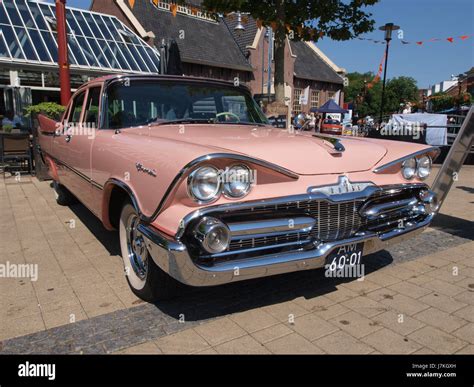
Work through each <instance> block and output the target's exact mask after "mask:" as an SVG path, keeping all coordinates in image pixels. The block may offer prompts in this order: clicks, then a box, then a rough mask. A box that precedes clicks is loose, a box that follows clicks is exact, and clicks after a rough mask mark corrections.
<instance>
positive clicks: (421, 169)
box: [416, 156, 432, 180]
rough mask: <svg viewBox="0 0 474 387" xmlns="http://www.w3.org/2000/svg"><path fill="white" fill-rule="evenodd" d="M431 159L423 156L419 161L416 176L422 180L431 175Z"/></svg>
mask: <svg viewBox="0 0 474 387" xmlns="http://www.w3.org/2000/svg"><path fill="white" fill-rule="evenodd" d="M431 166H432V162H431V157H429V156H423V157H421V158H420V159H419V160H418V167H417V172H416V174H417V175H418V177H419V178H420V179H421V180H424V179H426V178H427V177H428V176H429V175H430V173H431Z"/></svg>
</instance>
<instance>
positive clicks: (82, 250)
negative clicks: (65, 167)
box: [0, 166, 474, 353]
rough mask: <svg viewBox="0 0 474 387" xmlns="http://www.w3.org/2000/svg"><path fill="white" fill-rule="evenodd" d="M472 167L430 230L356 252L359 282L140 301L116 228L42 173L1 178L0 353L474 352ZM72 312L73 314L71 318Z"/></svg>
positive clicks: (316, 274) (296, 280) (255, 285)
mask: <svg viewBox="0 0 474 387" xmlns="http://www.w3.org/2000/svg"><path fill="white" fill-rule="evenodd" d="M473 172H474V168H472V167H468V166H466V167H464V169H463V170H462V172H461V175H460V178H459V181H458V182H456V184H455V186H454V188H453V189H452V191H451V192H450V195H449V197H448V200H447V202H446V203H445V205H444V207H443V209H442V213H441V214H440V215H439V216H438V217H437V219H436V221H435V222H434V224H433V227H431V228H430V229H429V230H428V231H427V232H425V233H423V234H422V235H420V236H418V237H417V238H415V239H413V240H411V241H409V242H408V243H406V244H404V245H398V246H394V247H392V248H391V249H389V250H388V251H382V252H379V253H377V254H374V255H372V256H368V257H366V259H365V264H366V277H365V279H364V281H355V280H348V279H329V278H325V277H324V272H323V271H321V270H319V271H311V272H302V273H292V274H289V275H283V276H277V277H272V278H265V279H259V280H252V281H247V282H245V283H236V284H230V285H226V286H222V287H217V288H208V289H196V290H190V291H189V292H187V294H185V295H184V297H182V298H180V299H179V300H175V301H172V302H166V303H160V304H158V305H150V304H145V303H143V302H141V301H140V300H138V299H137V298H136V297H134V296H133V294H132V293H131V292H130V290H129V289H128V286H127V284H126V281H125V279H124V276H123V273H122V266H121V261H120V257H119V256H118V242H117V236H116V234H115V233H110V232H106V231H104V230H103V228H102V227H101V225H100V223H99V222H98V221H97V220H96V219H95V218H94V217H93V216H92V215H91V214H90V213H89V212H88V211H87V210H86V209H84V207H83V206H81V205H76V206H73V207H71V208H67V207H66V208H65V207H59V206H57V205H56V203H55V200H54V195H53V192H52V190H51V188H50V187H49V183H46V182H43V183H40V182H38V181H37V180H36V179H34V178H33V179H31V178H28V177H24V178H23V179H22V181H21V182H16V181H15V180H14V179H11V178H10V179H5V180H3V179H1V180H0V213H1V214H2V216H1V218H0V257H1V258H0V262H1V263H4V262H7V261H9V262H11V263H37V264H38V265H39V277H38V281H37V282H31V281H29V280H27V279H21V280H20V279H10V278H7V279H5V278H2V279H0V294H1V298H0V324H1V325H0V353H81V352H82V353H106V352H109V353H197V352H199V353H473V352H474V302H473V301H474V297H473V295H474V293H473V292H474V260H473V259H472V258H473V255H474V254H473V252H474V242H473V240H474V231H473V223H472V222H473V221H474V211H473V204H474V195H473V192H474V188H473V187H474V173H473ZM71 322H72V323H71Z"/></svg>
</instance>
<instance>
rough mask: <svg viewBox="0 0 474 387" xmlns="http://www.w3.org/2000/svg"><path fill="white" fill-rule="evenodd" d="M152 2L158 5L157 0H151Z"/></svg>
mask: <svg viewBox="0 0 474 387" xmlns="http://www.w3.org/2000/svg"><path fill="white" fill-rule="evenodd" d="M134 1H135V0H134ZM153 4H155V5H158V0H153Z"/></svg>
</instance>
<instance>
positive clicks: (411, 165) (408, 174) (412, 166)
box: [402, 158, 416, 180]
mask: <svg viewBox="0 0 474 387" xmlns="http://www.w3.org/2000/svg"><path fill="white" fill-rule="evenodd" d="M415 174H416V159H415V158H411V159H408V160H405V161H404V162H403V164H402V175H403V177H404V178H405V179H407V180H411V179H413V177H415Z"/></svg>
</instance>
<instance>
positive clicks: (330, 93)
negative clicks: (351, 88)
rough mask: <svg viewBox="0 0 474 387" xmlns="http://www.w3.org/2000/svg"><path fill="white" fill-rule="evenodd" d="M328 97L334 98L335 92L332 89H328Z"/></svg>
mask: <svg viewBox="0 0 474 387" xmlns="http://www.w3.org/2000/svg"><path fill="white" fill-rule="evenodd" d="M328 99H333V100H334V101H335V100H336V93H335V92H334V91H328Z"/></svg>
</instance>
